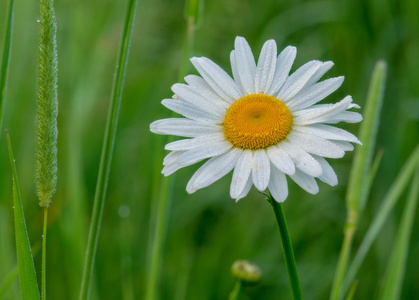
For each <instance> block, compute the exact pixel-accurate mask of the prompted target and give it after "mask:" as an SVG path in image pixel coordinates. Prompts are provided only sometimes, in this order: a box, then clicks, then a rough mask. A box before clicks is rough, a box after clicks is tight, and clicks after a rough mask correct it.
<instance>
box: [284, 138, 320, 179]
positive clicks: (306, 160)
mask: <svg viewBox="0 0 419 300" xmlns="http://www.w3.org/2000/svg"><path fill="white" fill-rule="evenodd" d="M278 147H279V148H281V149H282V150H284V151H285V152H287V154H288V155H289V156H290V157H291V159H292V160H293V161H294V163H295V166H296V167H297V168H298V169H300V170H301V171H303V172H304V173H306V174H307V175H310V176H313V177H318V176H320V175H321V174H322V168H321V166H320V164H319V162H318V161H317V160H315V159H314V158H313V157H312V156H311V155H310V154H308V153H307V152H305V151H304V150H302V149H300V148H298V147H297V146H295V145H294V144H293V143H291V142H288V141H283V142H282V143H280V144H279V145H278ZM296 172H297V170H296ZM290 176H291V175H290Z"/></svg>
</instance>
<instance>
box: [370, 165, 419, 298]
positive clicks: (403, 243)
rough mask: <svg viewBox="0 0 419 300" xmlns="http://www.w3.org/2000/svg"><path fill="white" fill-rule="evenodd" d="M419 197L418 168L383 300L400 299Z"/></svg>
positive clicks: (390, 262)
mask: <svg viewBox="0 0 419 300" xmlns="http://www.w3.org/2000/svg"><path fill="white" fill-rule="evenodd" d="M418 195H419V168H416V172H415V176H413V181H412V185H411V188H410V193H409V196H408V199H407V203H406V205H405V208H404V212H403V216H402V218H401V225H400V228H399V231H398V233H397V240H396V243H395V245H394V248H393V253H392V256H391V259H390V261H389V264H388V267H387V274H386V277H385V280H384V284H383V289H382V291H381V296H380V297H379V298H378V299H381V300H393V299H394V300H395V299H400V293H401V289H402V284H403V277H404V273H405V269H406V259H407V253H408V250H409V240H410V234H411V232H412V226H413V221H414V217H415V212H416V206H417V203H418Z"/></svg>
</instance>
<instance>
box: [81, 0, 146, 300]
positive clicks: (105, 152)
mask: <svg viewBox="0 0 419 300" xmlns="http://www.w3.org/2000/svg"><path fill="white" fill-rule="evenodd" d="M137 2H138V1H137V0H129V3H128V10H127V15H126V19H125V25H124V31H123V34H122V39H121V44H120V49H119V56H118V60H117V63H116V71H115V73H116V76H115V79H114V82H113V90H112V97H111V104H110V110H109V114H108V119H107V124H106V132H105V137H104V140H103V148H102V157H101V160H100V167H99V175H98V180H97V184H96V193H95V200H94V204H93V214H92V221H91V224H90V231H89V238H88V242H87V249H86V259H85V264H84V269H83V279H82V284H81V290H80V299H87V298H88V295H89V286H90V279H91V277H92V273H93V266H94V261H95V254H96V249H97V243H98V240H99V233H100V225H101V222H102V215H103V209H104V207H105V198H106V189H107V184H108V178H109V172H110V168H111V161H112V153H113V146H114V143H115V136H116V129H117V124H118V117H119V108H120V106H121V100H122V90H123V86H124V79H125V71H126V69H127V63H128V54H129V47H130V43H131V36H132V29H133V26H134V19H135V11H136V8H137Z"/></svg>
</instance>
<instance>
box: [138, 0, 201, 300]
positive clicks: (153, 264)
mask: <svg viewBox="0 0 419 300" xmlns="http://www.w3.org/2000/svg"><path fill="white" fill-rule="evenodd" d="M193 1H194V2H197V1H195V0H193ZM186 5H187V7H188V2H187V4H186ZM186 21H187V26H186V36H185V41H184V44H183V54H182V62H181V65H180V69H179V77H178V78H179V81H183V78H184V77H185V75H186V72H187V68H188V62H189V57H190V54H191V52H192V45H193V36H194V32H195V24H196V17H194V15H193V14H192V15H189V14H187V15H186ZM170 141H173V137H169V138H168V142H170ZM175 178H176V176H175V175H174V174H173V175H171V176H170V177H163V178H162V180H161V183H160V189H159V193H158V196H157V202H158V204H157V211H156V216H155V220H154V230H153V234H152V241H151V248H150V251H149V255H148V257H149V259H148V261H149V267H148V278H147V287H146V296H145V299H147V300H154V299H156V288H157V283H158V278H159V273H160V266H161V260H162V257H163V244H164V241H165V239H166V231H167V223H168V219H169V214H170V207H171V199H172V187H173V185H174V182H175Z"/></svg>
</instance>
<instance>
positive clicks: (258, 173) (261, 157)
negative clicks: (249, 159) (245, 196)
mask: <svg viewBox="0 0 419 300" xmlns="http://www.w3.org/2000/svg"><path fill="white" fill-rule="evenodd" d="M270 169H271V163H270V161H269V158H268V155H267V154H266V151H265V150H264V149H259V150H256V151H254V152H253V167H252V180H253V183H254V185H255V187H256V188H257V189H258V190H260V191H263V190H265V189H266V188H267V187H268V184H269V177H270V174H271V170H270Z"/></svg>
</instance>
